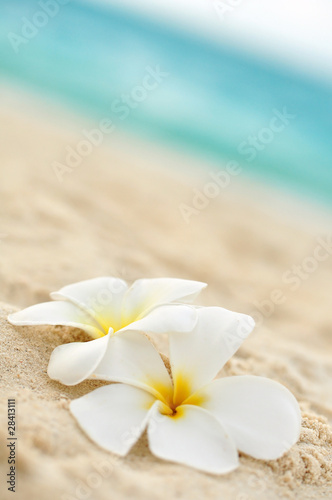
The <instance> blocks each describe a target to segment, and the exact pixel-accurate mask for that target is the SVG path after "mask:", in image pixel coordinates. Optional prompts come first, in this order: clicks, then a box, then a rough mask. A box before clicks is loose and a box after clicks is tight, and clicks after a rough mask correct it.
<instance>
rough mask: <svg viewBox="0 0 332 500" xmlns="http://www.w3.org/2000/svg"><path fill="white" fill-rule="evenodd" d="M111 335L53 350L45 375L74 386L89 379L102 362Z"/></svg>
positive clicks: (61, 346) (64, 345)
mask: <svg viewBox="0 0 332 500" xmlns="http://www.w3.org/2000/svg"><path fill="white" fill-rule="evenodd" d="M110 336H111V334H109V335H105V336H104V337H101V338H99V339H96V340H91V341H90V342H72V343H70V344H63V345H59V346H58V347H56V348H55V349H54V351H53V352H52V354H51V358H50V361H49V364H48V369H47V373H48V376H49V377H50V378H52V379H53V380H58V381H59V382H61V383H62V384H65V385H76V384H79V383H80V382H82V381H83V380H85V379H87V378H89V376H90V375H91V374H92V373H93V371H94V370H95V368H96V366H98V364H99V363H100V361H101V360H102V358H103V356H104V354H105V351H106V349H107V346H108V343H109V339H110Z"/></svg>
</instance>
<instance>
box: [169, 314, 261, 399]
mask: <svg viewBox="0 0 332 500" xmlns="http://www.w3.org/2000/svg"><path fill="white" fill-rule="evenodd" d="M197 314H198V321H197V325H196V327H195V329H194V331H193V332H192V333H190V334H189V336H188V335H187V334H182V333H176V334H175V333H174V334H171V335H170V339H169V342H170V344H169V345H170V362H171V366H172V374H173V379H174V385H175V392H176V393H177V392H178V391H181V392H182V393H183V389H180V388H179V387H178V386H180V385H181V386H182V388H183V386H184V384H186V386H187V389H186V391H187V392H193V391H195V390H197V389H198V388H199V387H202V386H203V385H205V384H207V383H208V382H211V380H213V379H214V377H215V376H216V375H217V373H218V372H219V371H220V370H221V368H222V367H223V366H224V364H225V363H226V362H227V361H228V360H229V359H230V358H231V356H233V354H234V353H235V352H236V351H237V349H238V348H239V347H240V345H241V344H242V342H243V340H244V338H246V337H247V336H248V335H249V333H250V332H251V331H252V329H253V328H254V320H253V319H252V318H251V317H250V316H246V315H245V314H240V313H235V312H231V311H228V310H227V309H223V308H221V307H202V308H199V309H197ZM175 397H176V399H177V400H178V397H177V396H175Z"/></svg>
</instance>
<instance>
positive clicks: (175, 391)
mask: <svg viewBox="0 0 332 500" xmlns="http://www.w3.org/2000/svg"><path fill="white" fill-rule="evenodd" d="M153 388H154V389H155V390H156V391H158V393H159V395H160V397H158V399H159V401H161V403H162V406H161V410H160V411H161V413H162V414H163V415H167V416H169V417H172V418H180V417H181V416H183V413H184V408H183V405H194V406H201V404H202V403H203V402H204V398H203V397H202V396H201V395H199V393H195V392H194V393H192V390H191V384H190V382H189V378H188V377H185V376H183V375H181V374H177V376H176V377H175V382H174V386H173V387H172V389H170V388H168V387H165V386H163V385H162V384H153Z"/></svg>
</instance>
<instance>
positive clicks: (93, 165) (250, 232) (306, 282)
mask: <svg viewBox="0 0 332 500" xmlns="http://www.w3.org/2000/svg"><path fill="white" fill-rule="evenodd" d="M14 101H15V102H16V104H15V105H13V103H14ZM7 104H8V106H7V107H4V108H3V109H2V111H1V116H0V120H1V123H2V152H1V183H0V190H1V223H0V233H1V238H0V257H1V261H0V300H1V304H0V332H1V388H0V390H1V412H0V417H1V421H0V433H1V434H0V435H1V441H2V442H5V440H6V438H7V423H6V422H7V418H6V413H7V411H6V405H7V398H16V402H17V403H16V404H17V422H18V427H17V437H18V441H17V443H18V445H17V493H16V497H15V498H17V499H20V500H25V499H34V500H43V499H46V498H47V499H48V500H53V499H54V500H59V499H61V500H73V499H93V500H95V499H96V500H97V499H98V500H106V499H112V500H120V499H131V498H133V499H137V500H159V499H160V500H161V499H163V500H164V499H165V500H166V499H167V500H169V499H173V498H179V499H188V500H189V499H190V500H196V499H197V500H198V499H199V500H201V499H203V498H209V499H211V500H219V499H225V500H226V499H231V500H269V499H271V500H272V499H273V500H274V499H280V498H282V499H284V498H285V499H293V498H296V499H297V498H298V499H301V500H302V499H315V500H317V499H323V498H332V482H331V479H332V430H331V427H330V424H331V422H332V384H331V376H332V361H331V359H332V358H331V355H332V342H331V338H332V328H331V292H332V256H330V257H329V258H328V259H326V260H324V261H322V262H317V266H314V263H312V260H311V263H312V264H311V265H312V266H314V267H316V268H315V270H314V271H313V272H310V273H307V275H306V277H305V278H304V279H303V280H301V281H300V284H299V286H298V289H297V290H293V288H294V286H292V284H291V283H289V282H286V281H285V277H284V278H283V276H285V273H287V272H288V273H289V272H290V271H289V270H291V269H292V267H293V266H294V265H302V263H303V260H304V259H306V258H307V257H310V256H312V255H313V254H314V251H315V249H316V248H317V246H318V245H319V243H318V241H317V238H319V237H323V236H324V235H326V234H327V231H325V229H324V228H323V227H320V226H319V224H318V223H316V221H315V216H314V215H313V214H311V212H310V207H309V208H308V207H305V206H304V205H303V206H302V205H301V204H300V202H299V203H298V204H296V203H294V204H291V203H290V204H289V205H288V204H287V203H288V202H286V201H285V200H284V199H283V195H282V194H279V195H278V194H277V193H275V192H272V190H270V191H266V190H264V189H263V188H262V187H261V188H257V187H253V186H252V185H250V183H248V182H245V181H244V180H243V179H242V177H241V176H239V178H234V179H232V182H231V184H230V186H229V187H228V188H227V189H223V190H222V191H221V192H220V195H219V196H217V197H216V198H214V199H212V200H211V201H210V202H209V204H208V206H207V207H206V208H205V209H204V210H202V211H201V212H200V213H198V214H195V215H193V216H192V217H191V219H190V223H189V224H187V223H186V222H185V221H184V220H183V218H182V216H181V213H180V210H179V206H180V205H181V204H182V203H185V204H188V205H189V204H191V202H192V198H193V189H194V188H197V189H200V190H201V189H203V187H204V186H205V184H206V183H207V182H209V180H210V178H209V175H208V173H209V168H208V167H206V168H203V169H201V170H200V169H199V168H197V165H196V164H198V163H199V161H198V160H196V162H195V165H196V166H195V168H193V169H192V173H191V175H189V172H188V168H189V167H188V164H190V161H189V160H187V164H186V165H185V163H186V162H185V161H184V160H183V165H182V160H181V156H180V155H175V154H174V155H173V156H172V155H169V156H168V157H167V158H166V156H165V155H164V154H162V152H160V157H161V158H160V160H158V151H157V150H156V149H154V150H153V152H152V153H151V155H150V156H149V155H148V154H147V153H145V152H144V147H143V146H142V147H140V146H138V144H136V143H135V141H132V140H131V139H129V138H128V139H127V141H128V142H127V145H126V144H125V139H124V138H123V136H121V135H120V134H117V133H114V134H113V136H112V137H111V138H108V140H107V143H106V142H105V144H103V145H102V146H100V147H98V148H95V149H94V150H93V152H92V153H91V155H89V156H88V157H86V158H85V159H84V161H83V162H82V163H81V165H79V166H78V167H76V168H75V170H74V171H73V172H71V173H68V174H67V175H65V177H64V181H63V182H62V183H60V182H59V181H58V179H57V178H56V176H55V174H54V172H53V170H52V168H51V164H52V162H53V161H54V160H58V161H59V162H62V161H63V160H64V156H65V148H66V146H67V145H72V146H75V145H76V144H77V142H78V141H80V140H81V139H82V136H81V135H80V133H79V125H78V124H79V123H80V121H79V120H78V121H77V126H76V125H75V124H74V122H70V124H71V125H70V126H69V125H68V126H66V120H65V118H61V117H60V115H59V116H56V113H55V110H54V108H52V106H51V105H49V104H47V103H46V102H45V103H44V104H43V105H40V107H38V104H37V103H34V102H33V101H32V100H31V101H30V103H28V104H27V103H25V105H24V104H23V103H22V102H20V100H19V99H18V100H17V99H15V100H14V99H12V97H11V95H10V94H7ZM87 125H88V126H90V127H92V125H91V124H90V125H89V124H87ZM83 126H84V125H81V128H82V127H83ZM70 127H71V128H70ZM151 151H152V149H151ZM192 163H194V162H192ZM165 167H167V168H165ZM182 167H183V168H182ZM203 167H204V166H203ZM240 177H241V178H240ZM278 200H279V201H278ZM304 218H305V219H306V220H303V219H304ZM317 220H320V221H321V220H323V218H322V219H317ZM326 229H328V228H326ZM308 262H309V261H308ZM308 262H307V265H308V266H309V265H310V264H309V263H308ZM104 275H105V276H107V275H111V276H118V277H121V278H123V279H126V280H127V281H129V282H132V281H133V280H135V279H137V278H140V277H161V276H168V277H181V278H187V279H195V280H201V281H205V282H206V283H208V285H209V286H208V288H207V289H206V290H205V291H204V292H203V293H202V296H201V299H200V300H199V303H201V304H204V305H218V306H222V307H225V308H229V309H233V310H236V311H239V312H243V313H248V314H254V315H256V319H258V323H259V325H258V327H257V328H256V330H255V331H254V332H253V334H252V335H251V337H250V338H249V339H248V340H247V341H246V342H245V343H244V344H243V346H242V347H241V348H240V350H239V351H238V353H237V355H236V356H235V357H233V358H232V359H231V360H230V361H229V363H228V364H227V365H226V367H225V368H224V369H223V371H222V373H221V375H225V374H227V375H229V374H255V375H260V376H266V377H270V378H272V379H274V380H277V381H279V382H281V383H282V384H284V385H285V386H286V387H288V388H289V389H290V390H291V391H292V392H293V393H294V395H295V396H296V397H297V399H298V400H299V402H300V405H301V408H302V411H303V426H302V433H301V438H300V441H299V442H298V444H297V445H296V446H294V447H293V448H292V449H291V451H290V452H289V453H287V454H286V455H285V456H283V457H282V458H281V459H279V460H276V461H270V462H264V461H258V460H254V459H251V458H250V457H247V456H245V455H241V459H240V460H241V465H240V467H239V469H238V470H236V471H235V472H233V473H231V474H228V475H226V476H212V475H209V474H204V473H201V472H198V471H196V470H193V469H189V468H187V467H184V466H181V465H175V464H172V463H168V462H164V461H161V460H158V459H156V458H155V457H154V456H153V455H152V454H151V453H150V452H149V449H148V444H147V439H146V436H143V438H142V439H140V441H139V442H138V444H136V445H135V446H134V448H133V449H132V451H131V452H130V454H129V455H128V456H127V457H125V458H117V457H115V456H114V455H112V454H110V453H107V452H105V451H103V450H101V449H99V448H98V447H97V446H96V445H95V444H94V443H92V442H91V441H90V440H89V438H87V437H86V435H85V434H84V433H83V432H82V431H81V430H80V429H79V428H78V426H77V425H76V423H75V421H74V419H73V418H72V417H71V415H70V413H69V411H68V406H69V402H70V400H72V399H75V398H76V397H79V396H81V395H83V394H85V393H87V392H88V391H90V390H91V389H92V388H95V387H98V386H100V385H101V383H100V382H95V381H93V382H84V383H82V384H80V385H79V386H77V387H66V386H63V385H61V384H59V383H57V382H54V381H52V380H50V379H48V377H47V373H46V370H47V364H48V360H49V357H50V354H51V352H52V350H53V349H54V348H55V347H56V346H57V345H59V344H62V343H64V342H68V341H72V340H74V339H80V338H83V337H84V336H83V335H82V334H81V333H80V332H79V331H78V330H71V329H66V328H61V327H53V328H51V327H38V328H34V327H13V326H11V325H9V323H8V322H7V320H6V317H7V314H8V313H9V312H13V311H15V310H17V309H19V308H21V307H25V306H28V305H31V304H35V303H37V302H42V301H47V300H48V298H49V293H50V292H51V291H54V290H57V289H58V288H59V287H61V286H63V285H65V284H69V283H74V282H76V281H80V280H83V279H87V278H93V277H97V276H104ZM287 276H288V278H289V277H290V275H289V274H288V275H287ZM293 285H294V283H293ZM276 289H278V290H279V292H278V294H277V295H278V297H279V298H280V297H282V298H283V300H282V302H283V303H282V304H277V305H275V306H273V310H269V311H268V314H266V315H265V316H266V317H265V318H264V321H260V319H261V316H259V315H257V310H258V307H260V306H259V304H261V303H262V302H263V301H264V300H266V299H269V298H270V296H271V293H273V291H275V290H276ZM275 296H276V295H275ZM257 304H258V306H257ZM265 305H266V304H265ZM270 309H271V308H270ZM157 343H158V348H159V349H160V350H161V351H163V352H164V351H165V349H166V339H165V338H164V337H163V338H160V339H158V340H157ZM96 425H98V412H96ZM7 472H8V463H7V450H6V448H5V446H2V445H1V447H0V474H1V498H4V499H6V498H14V497H13V494H12V493H11V492H7V490H6V486H5V481H6V474H7Z"/></svg>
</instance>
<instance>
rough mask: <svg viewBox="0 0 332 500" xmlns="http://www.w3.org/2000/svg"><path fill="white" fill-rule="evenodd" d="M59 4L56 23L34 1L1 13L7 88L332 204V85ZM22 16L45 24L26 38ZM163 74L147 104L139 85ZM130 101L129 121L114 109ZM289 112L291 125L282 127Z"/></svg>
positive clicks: (168, 32)
mask: <svg viewBox="0 0 332 500" xmlns="http://www.w3.org/2000/svg"><path fill="white" fill-rule="evenodd" d="M45 1H46V0H45ZM51 1H53V2H58V3H57V4H56V7H54V9H55V11H56V10H58V12H55V11H54V12H53V13H52V15H53V17H52V16H51V15H50V14H49V15H48V14H44V15H41V16H40V14H39V17H38V14H37V13H38V12H41V11H42V9H41V6H40V2H36V1H32V0H11V1H10V2H5V5H2V11H3V12H2V16H1V20H0V35H1V39H0V60H1V62H0V65H1V73H2V75H3V77H4V78H5V79H6V81H8V79H11V80H13V81H15V82H19V83H20V84H22V85H23V86H24V87H25V88H33V89H35V90H38V91H41V92H43V93H45V94H48V95H51V96H53V98H54V99H55V100H60V101H61V102H63V103H65V104H66V105H67V106H70V107H72V108H76V109H79V110H80V111H83V112H85V113H86V114H88V115H89V116H91V117H92V118H94V119H96V120H99V119H101V118H104V117H109V118H111V119H112V120H113V121H114V123H115V124H116V126H118V127H122V128H124V129H130V130H133V131H135V132H137V133H139V134H141V135H143V136H146V137H148V138H150V139H152V140H154V141H156V140H157V141H161V142H163V143H166V144H169V146H170V147H172V146H177V147H180V148H182V149H185V150H188V151H190V152H192V153H194V154H196V155H199V156H201V157H202V158H204V157H208V158H212V159H214V160H216V159H217V160H220V164H221V165H222V164H223V163H224V161H225V160H236V161H239V162H240V163H241V165H242V166H243V169H244V171H245V172H246V173H248V175H256V176H257V175H258V176H260V177H262V178H265V179H268V180H270V181H272V182H274V183H282V184H283V185H287V186H288V187H290V188H292V189H296V190H297V191H299V192H302V193H306V194H308V195H310V196H312V197H315V198H316V199H320V200H322V201H324V202H328V203H331V190H332V164H331V158H332V88H331V87H329V86H328V85H327V84H325V83H320V82H319V81H316V80H314V79H310V78H308V77H304V76H300V75H298V74H296V73H295V72H294V73H291V72H290V71H286V70H285V69H283V68H280V67H276V66H274V65H273V61H271V62H267V61H265V62H263V61H259V60H255V59H250V58H248V57H244V56H243V55H241V54H239V53H236V52H235V51H232V50H230V49H227V48H221V47H219V46H217V45H213V44H212V43H209V42H203V41H201V40H198V39H196V38H195V37H194V36H190V35H188V34H181V33H179V32H176V31H174V30H172V29H171V28H167V27H166V26H158V25H156V24H153V23H151V22H149V21H146V20H143V19H142V18H138V17H135V16H130V15H129V14H128V13H126V14H125V13H123V12H121V11H119V10H115V9H111V8H107V9H106V8H104V7H101V6H99V5H92V4H88V3H80V2H75V1H72V2H70V3H68V4H67V5H60V0H51ZM62 1H63V0H62ZM53 5H54V3H53ZM45 16H46V18H45ZM24 18H26V19H28V20H29V21H33V22H34V24H38V22H39V23H40V24H43V22H44V23H45V25H44V26H40V27H39V28H37V29H36V28H34V27H33V26H32V28H31V26H30V28H29V29H30V32H28V33H27V32H26V31H24V26H27V21H26V19H24ZM45 19H46V20H45ZM36 20H37V22H36ZM22 29H23V32H22ZM16 35H19V36H22V35H23V38H20V39H19V38H17V37H16V38H15V36H16ZM27 36H29V37H30V38H27ZM15 44H16V45H15ZM14 46H16V50H15V47H14ZM156 66H159V67H160V69H161V71H162V72H164V73H165V72H166V73H168V76H164V77H161V78H160V82H157V80H154V82H156V83H157V85H156V88H155V89H152V90H151V89H149V90H146V89H145V94H146V95H144V92H143V93H142V90H137V88H136V87H137V86H141V85H142V82H143V81H147V80H146V79H145V77H146V75H147V74H148V72H149V70H148V69H147V68H155V67H156ZM150 71H151V70H150ZM144 79H145V80H144ZM148 81H149V84H150V86H151V82H152V80H151V78H150V79H149V80H148ZM135 88H136V90H135ZM132 92H134V95H135V96H136V97H135V99H136V98H137V99H138V98H139V99H141V98H142V100H141V101H140V102H138V100H134V101H133V100H131V104H132V105H135V106H136V107H135V108H134V107H133V108H130V107H129V108H128V106H127V112H125V111H124V110H123V108H122V111H120V110H119V105H120V104H119V103H118V104H117V105H116V104H115V100H120V101H121V99H122V95H123V94H130V93H132ZM143 98H144V99H143ZM128 109H129V112H128ZM282 110H286V113H288V114H290V115H292V117H291V118H289V119H287V118H286V119H284V120H283V121H282V120H280V118H277V119H274V120H272V119H273V118H274V117H275V116H276V114H278V113H280V112H282ZM124 115H126V116H124ZM271 120H272V122H271ZM271 126H272V128H271ZM250 137H251V139H250ZM255 137H256V138H257V137H258V139H254V138H255ZM250 140H251V141H256V142H255V144H254V145H251V146H250V145H248V141H250ZM244 143H245V144H244ZM241 145H242V146H241ZM248 148H251V149H249V150H248Z"/></svg>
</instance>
